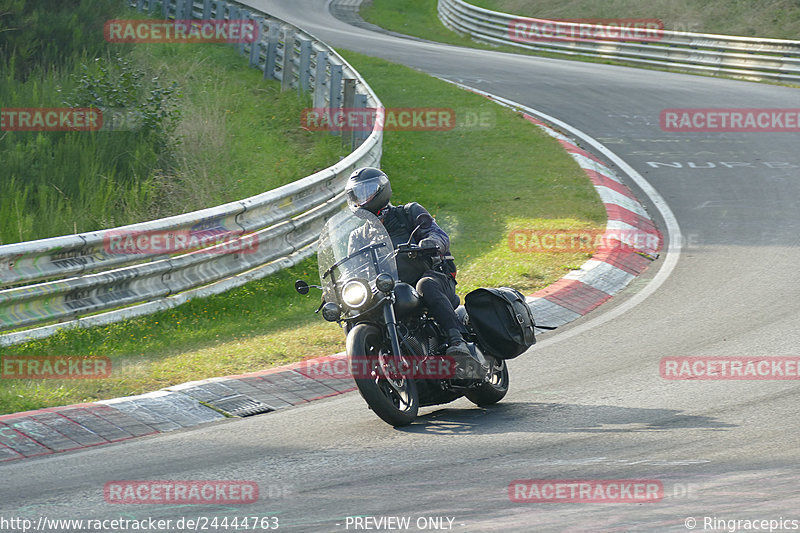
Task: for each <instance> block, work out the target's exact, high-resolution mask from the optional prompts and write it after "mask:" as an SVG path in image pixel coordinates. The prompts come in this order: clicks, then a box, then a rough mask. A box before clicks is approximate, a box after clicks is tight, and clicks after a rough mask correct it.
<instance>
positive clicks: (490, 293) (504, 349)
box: [464, 287, 536, 359]
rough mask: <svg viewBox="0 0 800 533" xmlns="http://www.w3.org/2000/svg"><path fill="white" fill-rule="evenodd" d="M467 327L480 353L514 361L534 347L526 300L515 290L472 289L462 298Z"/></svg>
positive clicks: (504, 288) (501, 288)
mask: <svg viewBox="0 0 800 533" xmlns="http://www.w3.org/2000/svg"><path fill="white" fill-rule="evenodd" d="M464 307H466V309H467V315H468V316H469V323H470V325H471V326H472V328H473V329H474V330H475V333H476V335H477V336H478V344H479V345H480V347H481V348H482V349H484V350H485V351H486V352H488V353H489V355H492V356H494V357H496V358H498V359H513V358H515V357H517V356H518V355H520V354H521V353H522V352H524V351H525V350H527V349H528V348H530V347H531V346H533V345H534V344H536V337H535V336H534V329H533V328H534V326H535V325H536V324H535V322H534V320H533V315H532V314H531V309H530V307H528V304H527V303H526V302H525V296H523V295H522V294H521V293H520V292H519V291H517V290H515V289H510V288H508V287H500V288H497V289H475V290H474V291H472V292H470V293H469V294H467V295H466V296H465V297H464Z"/></svg>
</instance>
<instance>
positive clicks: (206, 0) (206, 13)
mask: <svg viewBox="0 0 800 533" xmlns="http://www.w3.org/2000/svg"><path fill="white" fill-rule="evenodd" d="M211 2H212V0H203V20H209V19H210V18H211Z"/></svg>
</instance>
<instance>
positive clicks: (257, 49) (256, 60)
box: [250, 17, 264, 68]
mask: <svg viewBox="0 0 800 533" xmlns="http://www.w3.org/2000/svg"><path fill="white" fill-rule="evenodd" d="M255 23H256V24H255V30H256V36H255V37H256V40H255V41H253V42H251V43H250V66H251V67H256V68H259V66H260V64H261V32H263V31H264V17H256V18H255Z"/></svg>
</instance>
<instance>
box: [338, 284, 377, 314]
mask: <svg viewBox="0 0 800 533" xmlns="http://www.w3.org/2000/svg"><path fill="white" fill-rule="evenodd" d="M370 293H371V291H370V290H369V287H368V286H367V285H365V284H364V283H363V282H362V281H358V280H354V279H352V280H350V281H348V282H347V283H345V284H344V287H342V301H343V302H344V303H345V304H346V305H347V307H352V308H353V309H358V308H359V307H361V306H363V305H364V304H365V303H367V300H369V295H370Z"/></svg>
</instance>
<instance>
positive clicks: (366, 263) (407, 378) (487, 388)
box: [295, 209, 509, 426]
mask: <svg viewBox="0 0 800 533" xmlns="http://www.w3.org/2000/svg"><path fill="white" fill-rule="evenodd" d="M432 221H433V219H432V218H431V217H430V215H427V214H423V215H420V217H418V219H417V220H416V221H415V224H416V228H415V229H414V232H412V238H411V239H409V242H408V243H405V244H401V245H399V246H398V247H397V249H394V247H393V245H392V240H391V238H390V237H389V233H388V232H387V230H386V229H385V228H384V226H383V224H382V223H381V222H380V220H378V218H377V217H376V216H375V215H373V214H372V213H370V212H369V211H366V210H363V209H358V210H356V211H351V210H349V209H346V210H343V211H341V212H339V213H338V214H336V215H334V216H333V217H332V218H331V219H330V220H329V221H328V222H327V223H326V225H325V227H324V228H323V230H322V233H321V235H320V237H319V241H318V248H317V257H318V263H319V276H320V281H321V286H320V285H309V284H308V283H307V282H305V281H303V280H298V281H296V282H295V289H296V290H297V292H298V293H300V294H303V295H305V294H308V293H309V290H310V288H312V287H313V288H316V289H321V290H322V303H321V304H320V306H319V308H318V309H317V312H320V311H321V313H322V317H323V318H324V319H325V320H328V321H330V322H338V323H339V324H340V325H341V326H342V327H343V328H344V330H345V333H346V335H347V337H346V353H347V361H348V365H349V369H350V373H351V375H352V377H353V379H354V380H355V383H356V387H357V388H358V391H359V393H360V394H361V396H362V397H363V399H364V400H365V401H366V403H367V405H368V406H369V407H370V408H371V409H372V411H373V412H374V413H375V414H376V415H378V416H379V417H380V418H381V419H382V420H384V421H385V422H387V423H388V424H391V425H392V426H403V425H407V424H410V423H411V422H413V421H414V419H415V418H416V417H417V413H418V410H419V408H420V407H424V406H430V405H438V404H445V403H449V402H452V401H454V400H456V399H458V398H461V397H462V396H463V397H466V398H467V399H469V400H470V401H471V402H472V403H474V404H476V405H478V406H487V405H491V404H494V403H497V402H499V401H500V400H502V399H503V397H504V396H505V395H506V392H507V391H508V384H509V374H508V367H507V366H506V361H505V360H504V359H502V358H499V357H493V356H491V355H489V354H488V353H486V350H483V349H482V348H481V346H480V340H479V338H478V336H477V335H476V332H475V331H474V329H473V328H472V327H471V325H470V322H469V317H468V313H467V311H466V309H465V308H464V306H459V307H458V308H457V309H456V315H457V316H458V318H459V320H460V321H461V323H462V324H463V325H464V328H465V330H466V331H467V334H466V335H465V340H466V341H467V346H468V347H469V349H470V351H471V352H472V355H473V357H474V359H475V360H476V361H477V362H479V363H481V364H480V365H476V366H475V368H481V369H482V372H479V373H477V374H476V375H472V376H470V379H463V376H459V375H458V374H457V372H456V370H455V367H456V365H455V362H454V361H453V359H452V358H450V357H448V356H447V355H446V354H445V351H446V349H447V343H446V338H447V337H446V335H445V332H444V331H443V329H442V328H441V327H440V325H439V324H438V323H437V322H436V320H434V319H433V317H431V316H430V314H429V313H428V311H427V309H426V308H425V306H424V304H423V302H422V299H421V297H420V296H419V294H418V293H417V292H416V290H415V289H414V287H412V286H411V285H409V284H407V283H404V282H402V281H400V280H399V278H398V270H397V262H396V258H397V257H398V256H399V255H400V254H408V255H409V257H411V258H416V257H418V256H421V255H422V256H424V255H425V254H438V252H439V249H438V247H427V248H426V247H420V246H418V245H416V244H413V243H412V240H413V235H414V234H416V232H417V231H419V230H420V229H423V228H427V227H430V225H431V223H432Z"/></svg>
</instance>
